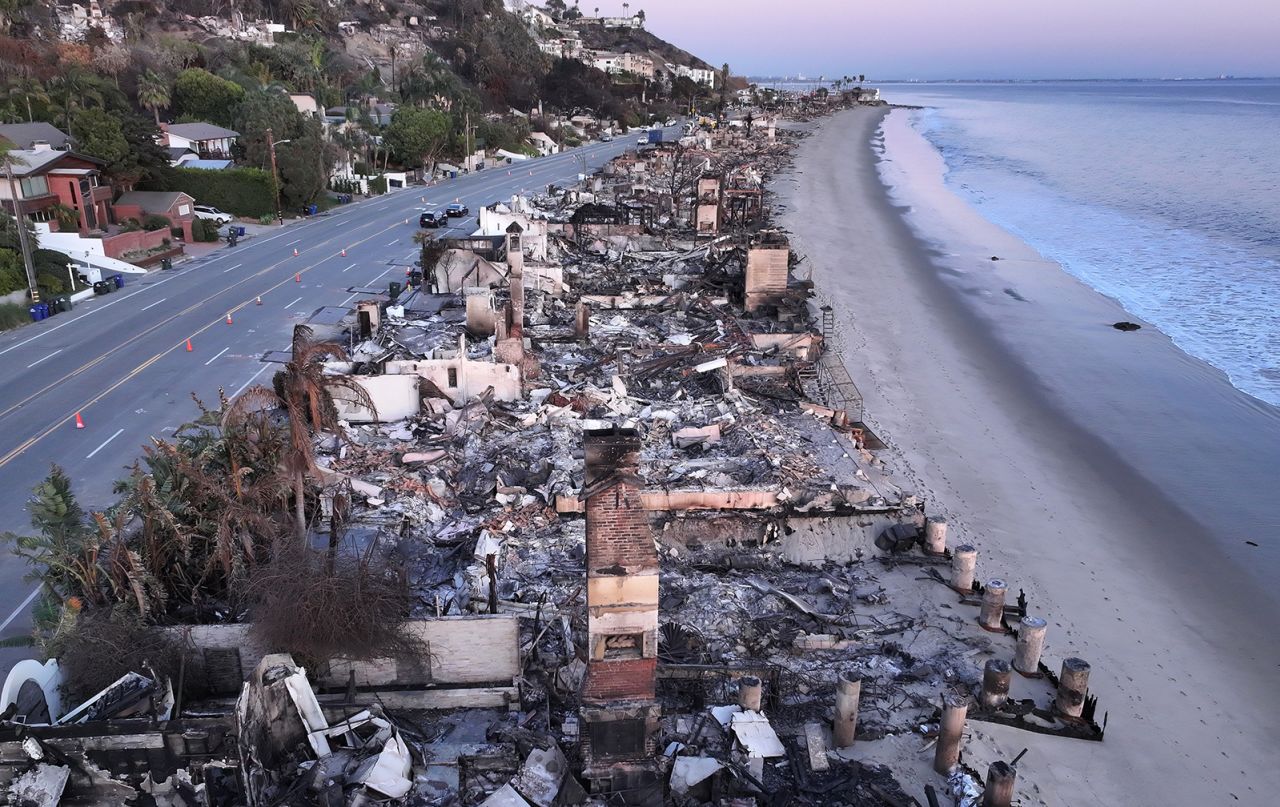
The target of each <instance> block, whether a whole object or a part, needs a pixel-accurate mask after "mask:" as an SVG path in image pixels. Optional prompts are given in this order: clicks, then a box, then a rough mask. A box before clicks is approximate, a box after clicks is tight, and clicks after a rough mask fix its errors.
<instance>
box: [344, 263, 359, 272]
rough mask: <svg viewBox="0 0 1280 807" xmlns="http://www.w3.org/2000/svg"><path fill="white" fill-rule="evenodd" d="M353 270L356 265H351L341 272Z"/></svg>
mask: <svg viewBox="0 0 1280 807" xmlns="http://www.w3.org/2000/svg"><path fill="white" fill-rule="evenodd" d="M355 268H356V265H355V264H354V263H353V264H351V265H350V266H348V267H347V268H346V269H343V270H342V271H344V272H346V271H347V270H349V269H355Z"/></svg>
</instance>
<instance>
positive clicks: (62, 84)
mask: <svg viewBox="0 0 1280 807" xmlns="http://www.w3.org/2000/svg"><path fill="white" fill-rule="evenodd" d="M52 83H54V84H55V85H57V87H58V88H59V89H60V90H62V113H63V116H64V119H65V124H66V125H65V127H64V128H65V129H66V130H67V131H68V132H69V131H71V118H72V116H73V112H74V110H75V109H76V108H80V109H83V108H84V102H85V100H86V99H93V100H95V101H97V102H98V103H102V93H101V92H99V91H98V89H97V87H95V86H94V82H93V78H92V77H91V76H90V75H89V74H88V73H86V72H85V71H84V69H83V68H80V67H76V66H74V65H71V66H68V67H67V68H66V69H64V70H63V72H62V73H60V74H59V75H58V76H56V77H55V78H54V79H53V82H52Z"/></svg>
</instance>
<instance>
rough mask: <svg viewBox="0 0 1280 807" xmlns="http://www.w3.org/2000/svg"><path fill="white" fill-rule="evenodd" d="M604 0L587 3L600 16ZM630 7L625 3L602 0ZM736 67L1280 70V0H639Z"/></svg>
mask: <svg viewBox="0 0 1280 807" xmlns="http://www.w3.org/2000/svg"><path fill="white" fill-rule="evenodd" d="M597 2H598V0H587V2H586V3H581V4H580V8H582V10H583V12H584V13H586V14H591V13H592V11H593V9H594V8H595V7H596V3H597ZM599 8H600V11H601V13H602V14H621V13H622V4H621V3H620V2H616V3H615V2H604V3H600V5H599ZM639 9H644V11H645V14H646V17H647V19H648V26H647V27H648V28H649V29H650V30H652V31H653V32H654V33H656V34H658V35H659V36H662V37H664V38H666V39H668V40H670V41H671V42H673V43H674V44H676V45H679V46H681V47H683V48H685V49H686V50H689V51H691V52H693V53H694V54H695V55H697V56H699V57H701V58H703V59H706V60H707V61H709V62H713V63H714V64H715V65H716V66H717V67H719V66H720V65H721V64H722V63H724V62H728V63H729V65H730V66H731V67H732V68H733V71H734V72H735V73H740V74H753V73H754V74H766V73H796V72H805V73H808V74H812V75H817V74H819V73H823V74H826V75H844V74H848V73H865V74H867V75H868V76H874V77H877V78H883V79H888V78H905V79H911V78H1089V77H1099V78H1116V77H1144V78H1166V77H1167V78H1172V77H1178V76H1216V75H1219V74H1229V75H1237V76H1258V75H1266V76H1277V75H1280V0H1214V1H1213V2H1212V3H1205V2H1200V1H1198V0H1072V1H1071V2H1062V3H1052V4H1050V3H1042V2H1035V0H983V2H979V3H957V2H954V0H900V1H899V2H893V1H892V0H890V2H880V3H874V4H872V3H868V4H857V3H853V2H849V1H848V0H787V2H778V1H777V0H770V1H769V2H765V1H764V0H637V1H636V2H632V3H631V11H632V12H635V11H636V10H639Z"/></svg>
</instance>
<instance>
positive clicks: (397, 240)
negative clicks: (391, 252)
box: [387, 238, 400, 247]
mask: <svg viewBox="0 0 1280 807" xmlns="http://www.w3.org/2000/svg"><path fill="white" fill-rule="evenodd" d="M399 243H400V239H399V238H397V239H396V240H394V241H392V242H391V243H390V244H387V246H389V247H394V246H395V245H396V244H399Z"/></svg>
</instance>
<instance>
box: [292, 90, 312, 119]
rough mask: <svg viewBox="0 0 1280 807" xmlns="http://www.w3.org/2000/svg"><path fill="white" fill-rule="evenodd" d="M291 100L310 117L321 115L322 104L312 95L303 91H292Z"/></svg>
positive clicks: (301, 111) (300, 110)
mask: <svg viewBox="0 0 1280 807" xmlns="http://www.w3.org/2000/svg"><path fill="white" fill-rule="evenodd" d="M289 100H290V101H292V102H293V105H294V106H295V107H297V108H298V111H299V112H300V113H302V114H303V115H306V116H308V117H312V118H314V117H318V116H319V115H320V105H319V104H317V103H316V99H315V98H314V97H312V96H310V95H303V94H301V93H291V94H290V95H289Z"/></svg>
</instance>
